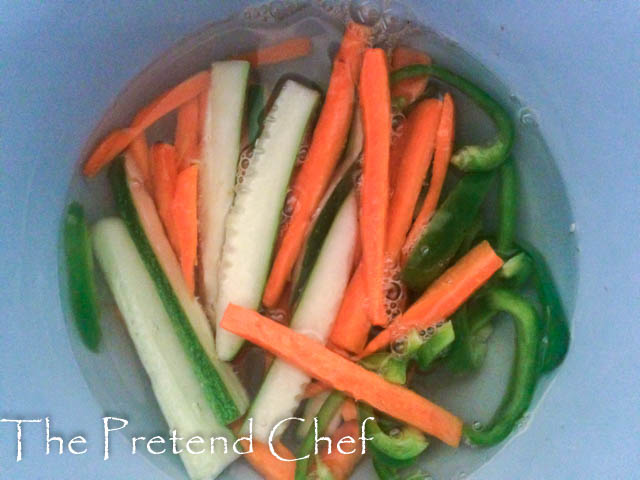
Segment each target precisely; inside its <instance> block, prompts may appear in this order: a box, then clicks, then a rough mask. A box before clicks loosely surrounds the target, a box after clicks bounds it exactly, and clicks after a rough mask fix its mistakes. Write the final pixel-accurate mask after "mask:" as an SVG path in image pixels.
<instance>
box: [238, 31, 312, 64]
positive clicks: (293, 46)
mask: <svg viewBox="0 0 640 480" xmlns="http://www.w3.org/2000/svg"><path fill="white" fill-rule="evenodd" d="M311 47H312V45H311V39H310V38H309V37H293V38H289V39H288V40H285V41H284V42H280V43H276V44H275V45H271V46H268V47H264V48H259V49H257V50H254V51H251V52H245V53H240V54H238V55H233V56H232V57H231V58H232V59H233V60H246V61H247V62H249V63H251V66H252V67H254V68H256V67H259V66H262V65H271V64H274V63H280V62H285V61H287V60H294V59H296V58H300V57H305V56H307V55H309V53H310V52H311Z"/></svg>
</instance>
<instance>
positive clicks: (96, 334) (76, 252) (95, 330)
mask: <svg viewBox="0 0 640 480" xmlns="http://www.w3.org/2000/svg"><path fill="white" fill-rule="evenodd" d="M64 256H65V261H66V267H67V281H68V282H69V283H68V285H69V302H70V304H71V314H72V315H73V320H74V323H75V326H76V328H77V329H78V333H79V334H80V338H81V339H82V342H83V343H84V344H85V346H86V347H87V348H88V349H89V350H91V351H93V352H95V351H97V350H98V345H99V344H100V338H101V336H102V333H101V331H100V323H99V321H98V320H99V318H100V309H99V307H98V297H97V294H96V284H95V280H94V277H93V275H94V274H93V253H92V252H91V239H90V237H89V228H88V227H87V221H86V219H85V216H84V209H83V208H82V205H80V204H79V203H77V202H73V203H72V204H71V205H69V207H68V208H67V213H66V216H65V219H64Z"/></svg>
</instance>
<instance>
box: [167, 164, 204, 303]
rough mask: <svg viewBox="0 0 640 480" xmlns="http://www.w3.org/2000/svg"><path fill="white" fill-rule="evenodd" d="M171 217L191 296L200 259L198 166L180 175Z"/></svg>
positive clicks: (185, 170) (177, 180)
mask: <svg viewBox="0 0 640 480" xmlns="http://www.w3.org/2000/svg"><path fill="white" fill-rule="evenodd" d="M171 217H172V219H173V220H172V221H173V228H174V229H175V232H176V237H177V242H178V259H179V260H180V267H182V275H183V276H184V280H185V282H186V283H187V287H188V288H189V292H190V293H191V295H193V294H194V291H195V278H194V269H195V266H196V261H197V259H198V166H197V165H191V166H190V167H187V168H185V169H184V170H183V171H182V172H180V173H179V174H178V178H177V179H176V188H175V193H174V195H173V201H172V203H171Z"/></svg>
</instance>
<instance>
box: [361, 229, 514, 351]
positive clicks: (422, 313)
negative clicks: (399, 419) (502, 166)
mask: <svg viewBox="0 0 640 480" xmlns="http://www.w3.org/2000/svg"><path fill="white" fill-rule="evenodd" d="M502 263H503V262H502V259H501V258H500V257H499V256H498V255H496V253H495V252H494V251H493V249H492V248H491V246H490V245H489V242H486V241H484V242H482V243H480V244H478V245H477V246H476V247H474V248H473V249H472V250H471V251H470V252H469V253H467V254H466V255H465V256H464V257H462V258H461V259H460V260H459V261H458V262H457V263H456V264H455V265H453V266H452V267H451V268H449V269H448V270H447V271H446V272H445V273H444V274H442V276H440V277H439V278H438V280H437V281H435V282H434V283H433V284H432V285H431V286H429V288H428V289H427V290H426V291H425V292H424V293H423V294H422V296H421V297H420V298H419V299H418V300H417V301H416V302H415V303H414V304H413V305H411V307H410V308H409V309H408V310H407V311H406V312H405V313H404V314H403V315H402V316H400V317H397V318H396V319H395V320H394V321H393V322H392V323H391V325H389V327H388V328H387V329H386V330H383V331H382V332H381V333H380V334H378V336H376V337H375V338H374V339H373V340H372V341H371V342H369V344H368V345H367V347H366V348H365V350H364V352H363V355H368V354H371V353H373V352H376V351H378V350H380V349H381V348H384V347H385V346H387V345H388V344H389V343H390V342H393V341H395V340H397V339H401V338H403V337H404V336H406V335H407V334H408V333H409V332H410V331H411V330H412V329H416V330H422V329H426V328H428V327H430V326H433V325H435V324H437V323H438V322H439V321H441V320H443V319H445V318H447V317H449V316H450V315H451V314H453V313H454V312H455V311H456V310H457V309H458V308H459V307H460V305H462V304H463V303H464V302H465V301H466V300H467V299H468V298H469V297H470V296H471V294H473V292H475V291H476V290H477V289H478V288H480V287H481V286H482V285H483V284H484V283H485V282H486V281H487V280H489V278H491V276H492V275H493V274H494V273H495V272H496V270H498V269H499V268H500V267H501V266H502Z"/></svg>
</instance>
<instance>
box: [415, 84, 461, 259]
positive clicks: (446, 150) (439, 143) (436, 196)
mask: <svg viewBox="0 0 640 480" xmlns="http://www.w3.org/2000/svg"><path fill="white" fill-rule="evenodd" d="M454 136H455V106H454V104H453V98H452V97H451V95H450V94H448V93H446V94H445V96H444V99H443V101H442V115H440V124H439V125H438V131H437V132H436V147H435V153H434V157H433V167H432V168H431V179H430V180H429V189H428V190H427V196H426V198H425V199H424V202H423V204H422V207H420V211H419V212H418V215H417V216H416V218H415V220H414V221H413V226H412V227H411V230H409V234H408V235H407V237H406V240H405V243H404V247H403V248H402V250H403V251H404V252H406V253H409V252H411V250H413V246H414V245H415V244H416V242H417V241H418V239H419V238H420V237H421V236H422V234H423V233H424V229H425V227H426V226H427V224H428V223H429V221H430V220H431V217H432V216H433V212H435V210H436V207H437V206H438V201H439V200H440V193H441V192H442V185H443V184H444V179H445V177H446V176H447V170H448V168H449V160H450V159H451V150H452V149H453V139H454Z"/></svg>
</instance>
